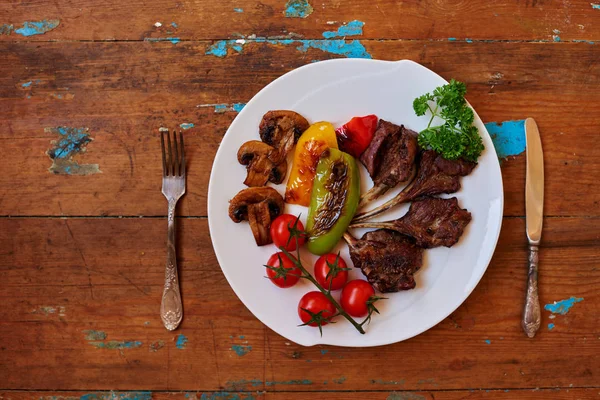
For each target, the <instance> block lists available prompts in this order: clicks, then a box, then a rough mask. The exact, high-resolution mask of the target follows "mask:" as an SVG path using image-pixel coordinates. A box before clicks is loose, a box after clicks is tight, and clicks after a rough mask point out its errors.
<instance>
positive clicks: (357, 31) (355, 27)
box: [323, 20, 365, 39]
mask: <svg viewBox="0 0 600 400" xmlns="http://www.w3.org/2000/svg"><path fill="white" fill-rule="evenodd" d="M363 26H365V23H364V22H362V21H357V20H354V21H350V22H348V23H347V24H344V25H342V26H340V27H339V28H338V29H337V31H326V32H323V37H324V38H325V39H333V38H339V37H346V36H360V35H362V34H363V30H362V28H363Z"/></svg>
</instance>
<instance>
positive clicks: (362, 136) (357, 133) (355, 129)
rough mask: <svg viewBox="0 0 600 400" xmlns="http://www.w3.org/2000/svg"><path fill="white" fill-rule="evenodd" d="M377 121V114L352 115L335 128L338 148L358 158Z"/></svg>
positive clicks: (368, 140)
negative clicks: (352, 116) (348, 119)
mask: <svg viewBox="0 0 600 400" xmlns="http://www.w3.org/2000/svg"><path fill="white" fill-rule="evenodd" d="M378 121H379V118H377V115H367V116H364V117H354V118H352V119H351V120H350V121H348V122H347V123H345V124H344V125H342V126H341V127H339V128H337V129H336V130H335V133H336V134H337V137H338V141H339V144H340V150H342V151H345V152H346V153H349V154H350V155H351V156H354V157H356V158H359V157H360V155H361V154H362V153H364V151H365V150H366V149H367V147H369V144H370V143H371V140H373V134H374V133H375V130H376V129H377V122H378Z"/></svg>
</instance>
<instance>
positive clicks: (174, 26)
mask: <svg viewBox="0 0 600 400" xmlns="http://www.w3.org/2000/svg"><path fill="white" fill-rule="evenodd" d="M171 26H172V27H173V28H175V29H177V28H179V25H177V24H176V23H175V22H171Z"/></svg>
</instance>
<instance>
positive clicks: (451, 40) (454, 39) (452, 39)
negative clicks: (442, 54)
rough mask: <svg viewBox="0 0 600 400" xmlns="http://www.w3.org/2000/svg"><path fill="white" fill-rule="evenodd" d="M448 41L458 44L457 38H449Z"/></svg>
mask: <svg viewBox="0 0 600 400" xmlns="http://www.w3.org/2000/svg"><path fill="white" fill-rule="evenodd" d="M448 41H449V42H456V38H455V37H449V38H448Z"/></svg>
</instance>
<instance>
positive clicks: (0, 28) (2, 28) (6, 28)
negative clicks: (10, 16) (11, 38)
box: [0, 24, 15, 35]
mask: <svg viewBox="0 0 600 400" xmlns="http://www.w3.org/2000/svg"><path fill="white" fill-rule="evenodd" d="M14 29H15V27H14V25H13V24H2V25H0V35H10V33H11V32H12V31H13V30H14Z"/></svg>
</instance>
